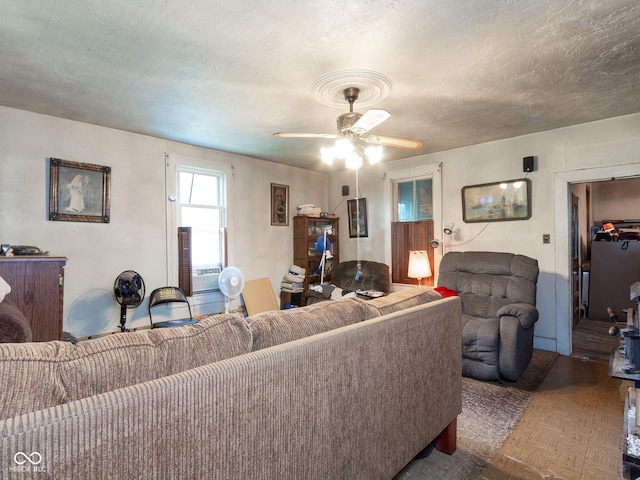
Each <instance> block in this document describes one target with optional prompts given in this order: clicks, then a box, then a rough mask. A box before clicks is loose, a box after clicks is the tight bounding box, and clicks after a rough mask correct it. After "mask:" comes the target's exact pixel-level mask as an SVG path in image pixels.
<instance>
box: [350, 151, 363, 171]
mask: <svg viewBox="0 0 640 480" xmlns="http://www.w3.org/2000/svg"><path fill="white" fill-rule="evenodd" d="M346 163H347V168H348V169H350V170H357V169H359V168H360V167H361V166H362V163H363V162H362V157H361V156H360V155H358V154H357V153H354V154H353V155H351V156H350V157H349V158H347V162H346Z"/></svg>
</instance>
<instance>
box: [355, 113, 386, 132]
mask: <svg viewBox="0 0 640 480" xmlns="http://www.w3.org/2000/svg"><path fill="white" fill-rule="evenodd" d="M390 116H391V114H390V113H389V112H387V111H386V110H381V109H375V108H374V109H372V110H369V111H368V112H367V113H365V114H364V115H362V117H360V118H359V119H358V121H357V122H356V123H354V124H353V127H351V130H352V131H353V132H354V133H356V134H358V135H362V134H363V133H366V132H368V131H369V130H371V129H372V128H373V127H375V126H377V125H380V124H381V123H382V122H384V121H385V120H386V119H387V118H389V117H390Z"/></svg>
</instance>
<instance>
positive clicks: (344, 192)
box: [342, 185, 349, 197]
mask: <svg viewBox="0 0 640 480" xmlns="http://www.w3.org/2000/svg"><path fill="white" fill-rule="evenodd" d="M347 195H349V185H343V186H342V196H343V197H346V196H347Z"/></svg>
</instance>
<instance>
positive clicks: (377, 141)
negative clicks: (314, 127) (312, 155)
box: [273, 87, 423, 150]
mask: <svg viewBox="0 0 640 480" xmlns="http://www.w3.org/2000/svg"><path fill="white" fill-rule="evenodd" d="M343 93H344V99H345V100H346V101H347V102H349V112H348V113H343V114H342V115H340V116H339V117H338V118H337V119H336V122H337V124H338V133H336V134H333V133H295V132H278V133H274V134H273V135H274V136H275V137H281V138H341V137H346V138H348V139H350V140H352V141H353V142H356V141H357V140H362V141H364V142H365V143H369V144H373V145H383V146H385V147H394V148H404V149H406V150H418V149H420V148H422V146H423V143H422V142H421V141H420V140H411V139H409V138H398V137H386V136H382V135H366V136H363V135H364V134H365V133H367V132H368V131H369V130H371V129H372V128H374V127H376V126H377V125H380V124H381V123H382V122H384V121H385V120H386V119H387V118H389V117H390V116H391V114H390V113H389V112H387V111H386V110H380V109H371V110H369V111H368V112H367V113H365V114H364V115H363V114H361V113H358V112H354V111H353V103H354V102H355V101H356V100H357V99H358V94H359V93H360V89H359V88H357V87H348V88H345V89H344V90H343Z"/></svg>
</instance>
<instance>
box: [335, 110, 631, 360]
mask: <svg viewBox="0 0 640 480" xmlns="http://www.w3.org/2000/svg"><path fill="white" fill-rule="evenodd" d="M425 138H426V142H427V143H428V132H426V133H425ZM530 155H534V156H537V157H538V158H537V168H536V170H535V171H534V172H532V173H529V174H525V173H523V171H522V158H523V157H526V156H530ZM438 163H441V164H442V191H443V195H442V196H443V218H442V222H443V223H444V224H448V223H450V222H453V223H454V224H455V228H454V234H453V235H452V236H451V237H447V238H448V241H450V243H451V244H452V245H449V246H447V247H446V248H445V251H449V250H460V251H462V250H466V251H469V250H489V251H504V252H513V253H519V254H523V255H527V256H530V257H533V258H536V259H537V260H538V262H539V267H540V276H539V280H538V299H537V303H538V309H539V310H540V320H539V321H538V322H537V324H536V327H535V336H536V338H535V345H536V347H538V348H544V349H547V350H554V351H555V350H557V351H559V352H561V353H563V354H569V353H570V351H571V333H570V319H571V316H570V303H569V298H570V275H569V273H570V271H569V265H570V262H569V239H568V232H569V212H570V210H569V200H570V196H569V184H570V183H571V182H578V181H590V180H602V179H607V178H611V177H617V178H620V177H626V176H632V175H640V115H639V114H636V115H629V116H625V117H618V118H613V119H608V120H603V121H598V122H593V123H589V124H584V125H577V126H573V127H568V128H562V129H557V130H551V131H547V132H541V133H537V134H533V135H526V136H522V137H517V138H511V139H507V140H502V141H496V142H490V143H485V144H481V145H474V146H470V147H464V148H459V149H455V150H450V151H446V152H440V153H435V154H431V155H424V156H420V157H416V158H413V159H411V160H403V161H398V162H388V163H382V164H379V165H374V166H371V167H366V166H365V167H363V168H362V169H361V170H360V184H361V196H363V197H366V198H367V202H368V205H369V238H368V239H367V240H366V241H363V242H362V247H361V250H363V253H362V254H361V258H363V259H383V258H385V256H386V252H387V250H388V248H389V247H388V245H389V226H388V222H386V221H385V219H384V215H383V211H384V210H385V209H386V210H387V211H389V210H390V208H391V206H390V205H388V204H386V205H385V204H384V198H385V194H384V188H385V182H386V178H387V177H388V176H389V174H390V172H393V171H395V170H401V169H407V168H411V167H420V166H421V165H423V166H424V165H428V164H438ZM351 176H353V172H347V171H344V172H338V173H334V174H331V175H330V176H329V187H328V190H329V204H330V205H331V204H332V203H335V199H336V198H337V197H338V196H339V195H340V193H339V191H340V185H343V184H348V182H349V179H350V178H351ZM525 176H526V177H527V178H529V179H530V180H531V187H532V216H531V218H530V219H529V220H526V221H513V222H492V223H464V222H463V221H462V200H461V189H462V187H464V186H466V185H475V184H482V183H490V182H496V181H501V180H510V179H517V178H524V177H525ZM351 184H352V185H353V182H352V183H351ZM339 214H340V216H346V208H345V209H344V210H342V207H341V208H340V212H339ZM436 225H437V224H436ZM436 231H438V226H436ZM341 232H342V233H341V237H342V238H341V258H342V259H343V260H347V259H350V258H355V249H354V241H353V240H352V241H349V239H348V236H346V237H345V232H346V229H345V228H343V229H342V230H341ZM547 233H548V234H550V235H551V244H543V243H542V235H543V234H547Z"/></svg>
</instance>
